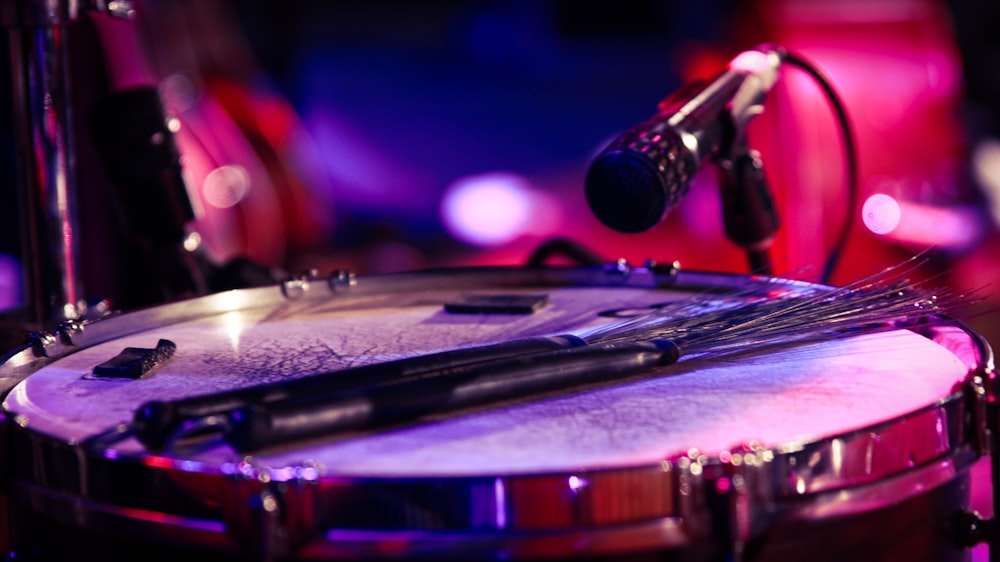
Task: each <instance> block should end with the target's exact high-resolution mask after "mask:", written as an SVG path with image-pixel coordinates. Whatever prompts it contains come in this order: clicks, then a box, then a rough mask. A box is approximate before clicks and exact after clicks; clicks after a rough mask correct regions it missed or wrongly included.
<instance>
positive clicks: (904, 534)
mask: <svg viewBox="0 0 1000 562" xmlns="http://www.w3.org/2000/svg"><path fill="white" fill-rule="evenodd" d="M755 284H760V285H761V287H762V289H761V291H764V290H765V288H766V287H767V286H768V285H767V283H763V282H762V281H760V280H757V279H755V278H751V277H745V276H736V275H724V274H709V273H698V272H684V271H680V272H678V271H675V270H671V271H666V270H664V271H659V270H654V269H647V268H635V269H631V270H628V269H612V270H606V269H600V268H595V269H552V268H545V269H537V270H536V269H506V268H484V269H471V270H459V271H450V270H449V271H440V272H425V273H410V274H399V275H387V276H373V277H369V278H365V277H361V278H358V279H353V278H351V277H349V276H344V275H338V276H333V277H331V278H330V279H328V280H327V279H322V280H321V279H303V280H298V281H296V282H292V283H288V284H285V285H283V286H282V287H280V288H259V289H248V290H239V291H232V292H226V293H220V294H215V295H211V296H207V297H203V298H199V299H194V300H190V301H185V302H180V303H175V304H169V305H164V306H161V307H156V308H151V309H147V310H141V311H136V312H131V313H128V314H124V315H120V316H116V317H110V318H106V319H102V320H99V321H95V322H91V323H89V324H86V325H79V326H66V327H64V328H63V329H61V330H60V331H58V332H57V333H54V334H51V335H50V337H49V339H48V340H46V339H44V338H43V339H39V340H37V341H35V342H33V343H34V345H33V346H25V347H24V348H23V349H20V350H15V352H12V353H11V354H9V355H8V358H7V360H6V362H5V363H4V364H3V365H2V367H0V380H8V381H10V380H13V379H20V381H19V382H18V383H17V384H16V386H13V388H12V390H11V391H10V392H9V393H8V394H7V396H6V399H5V401H4V403H3V415H4V416H5V424H4V426H5V431H4V433H3V442H2V445H3V448H4V451H3V455H4V456H3V458H4V468H5V470H6V471H7V473H8V474H7V479H8V494H9V499H10V503H11V505H12V509H11V512H12V519H13V523H14V529H15V530H14V533H13V535H12V538H11V541H12V542H13V544H14V548H15V549H18V548H21V549H26V548H33V547H34V546H37V543H38V542H39V541H41V542H46V541H48V542H60V541H62V540H63V539H62V538H61V537H60V536H59V533H67V536H70V535H71V536H72V537H73V540H75V541H79V542H80V543H81V544H82V546H79V547H72V548H74V550H72V551H71V552H72V553H73V554H74V555H76V554H78V553H79V552H80V550H77V549H86V548H110V547H109V546H108V545H127V547H128V548H137V549H139V550H140V552H148V553H159V552H164V549H167V548H169V549H179V550H180V551H183V552H185V553H186V554H185V555H187V556H189V557H190V556H193V557H198V556H200V555H205V556H211V557H216V556H219V555H223V556H225V555H232V556H236V557H248V558H256V559H275V558H282V559H284V558H290V559H302V560H307V559H353V558H432V559H442V558H457V559H475V558H479V559H508V558H510V559H540V558H579V557H588V558H589V557H595V558H602V557H608V558H627V557H637V558H644V557H651V558H652V559H657V560H671V559H678V560H702V559H706V560H713V559H730V560H731V559H743V560H772V559H773V560H801V559H806V558H808V559H810V560H842V559H845V558H847V557H853V558H855V559H861V560H864V559H872V560H874V559H889V558H891V559H910V560H917V559H927V560H945V559H963V558H965V557H966V556H967V551H966V550H963V548H962V545H960V544H958V543H957V542H956V539H955V534H956V523H955V521H956V517H957V516H958V514H959V513H960V512H961V511H963V510H964V509H966V508H967V507H968V503H969V498H968V483H969V476H968V469H969V467H970V465H971V464H972V463H973V462H974V461H976V460H977V459H978V458H979V456H980V455H981V454H982V453H983V451H984V444H983V442H982V441H983V439H984V433H985V430H984V429H983V428H984V427H985V421H984V410H985V406H984V402H985V400H986V398H985V394H986V393H985V391H984V387H983V382H982V378H983V376H984V375H985V374H987V372H986V371H987V369H988V367H987V365H990V364H991V361H992V358H991V356H990V350H989V348H988V347H987V346H986V344H985V343H983V341H982V339H981V338H979V337H978V336H976V335H975V334H974V333H971V332H969V331H967V330H965V329H963V328H962V327H961V326H958V325H953V324H938V325H936V326H934V327H933V329H928V332H927V333H924V334H918V333H916V332H913V331H909V330H896V331H890V332H882V333H877V334H869V335H862V336H856V337H851V338H845V339H836V340H831V341H828V342H823V343H814V344H804V345H797V346H791V347H786V348H779V349H773V350H770V351H766V352H761V353H742V354H739V355H733V356H725V357H719V358H714V359H696V360H692V361H681V362H680V363H678V364H676V365H673V366H670V367H663V368H658V369H657V370H656V371H654V372H653V373H645V374H643V375H641V376H633V377H630V378H626V379H624V380H617V381H611V382H601V383H591V384H589V385H583V386H579V387H573V388H568V389H564V390H561V391H551V392H548V393H547V394H544V395H541V396H535V397H532V398H531V399H519V400H508V401H504V402H502V403H498V404H492V405H490V406H489V407H480V408H476V409H470V410H467V411H463V412H458V413H457V414H455V415H449V416H438V417H433V418H424V419H420V420H417V421H415V422H414V423H412V424H406V425H397V426H393V427H391V428H388V429H385V430H380V431H366V432H357V433H354V434H350V435H338V436H330V437H328V438H327V437H324V438H319V439H311V440H308V441H302V442H295V443H288V444H286V445H284V446H282V447H276V448H272V449H265V450H263V451H259V452H256V453H254V454H252V455H246V454H241V453H239V452H237V451H234V450H233V449H232V448H230V447H228V446H226V445H224V444H218V443H209V444H207V445H205V446H203V447H201V448H192V447H184V448H181V447H175V448H168V449H167V450H162V451H150V450H147V449H146V448H145V447H144V446H143V445H142V444H140V443H139V442H138V441H136V440H135V439H134V438H131V437H129V435H128V433H127V432H121V433H116V431H117V430H116V428H120V427H122V425H123V424H128V423H129V422H130V420H132V418H133V414H134V412H135V410H136V409H137V408H138V407H139V406H140V405H142V404H143V403H145V402H147V401H150V400H172V399H177V398H182V397H186V396H191V395H199V394H205V393H211V392H216V391H220V390H227V389H235V388H241V387H245V386H250V385H255V384H258V383H261V382H267V381H275V380H284V379H290V378H296V377H302V376H304V375H310V374H316V373H322V372H327V371H335V370H338V369H343V368H346V367H351V366H356V365H361V364H369V363H376V362H383V361H389V360H393V359H398V358H400V357H405V356H416V355H423V354H429V353H432V352H437V351H441V350H447V349H453V348H459V347H466V346H473V345H477V344H485V343H491V342H499V341H504V340H508V339H512V338H518V337H522V336H539V335H554V334H567V333H570V334H573V333H581V332H583V331H586V330H588V329H590V328H592V327H595V326H598V325H602V324H607V323H609V322H614V321H616V319H618V318H621V317H623V316H627V315H629V314H639V313H641V312H643V311H646V310H649V309H650V308H655V307H657V306H661V305H662V304H663V303H665V302H670V301H674V300H678V299H685V298H690V297H691V296H692V295H693V294H695V293H696V292H703V291H706V290H713V289H719V288H734V289H740V290H741V291H742V292H743V294H752V293H753V288H754V287H755ZM786 287H788V288H790V289H791V290H803V291H806V290H815V286H811V285H809V284H805V283H801V284H799V283H793V282H789V283H788V284H787V285H786ZM279 289H280V290H279ZM470 295H473V296H475V297H486V299H487V300H488V299H491V298H496V297H497V296H502V297H503V298H509V297H510V296H512V295H513V296H519V297H522V299H521V300H523V301H527V302H531V303H534V304H533V306H531V307H529V308H528V309H527V310H516V311H511V310H492V309H485V310H472V311H458V312H456V311H453V309H448V310H446V306H445V305H446V304H448V303H454V302H456V301H462V300H463V299H468V298H469V296H470ZM161 339H166V340H170V341H172V342H174V343H175V344H176V352H175V353H174V355H173V356H172V357H171V358H170V359H169V360H166V361H164V362H163V363H162V364H159V365H157V366H156V367H155V368H153V369H152V370H151V371H149V372H148V373H146V374H144V375H143V376H141V377H139V378H137V379H110V378H105V377H102V376H97V375H95V374H94V367H95V366H97V365H100V364H102V363H105V362H106V361H108V360H109V359H110V358H113V357H115V356H116V355H117V354H119V353H121V352H122V350H123V349H126V348H130V347H135V348H150V347H154V346H155V345H156V343H157V342H158V341H159V340H161ZM116 434H117V435H120V438H117V439H108V438H106V436H108V435H111V436H114V435H116ZM102 435H103V436H105V438H101V439H95V437H96V436H102ZM39 522H41V523H39ZM39 525H45V527H39ZM49 525H51V527H49ZM32 529H34V531H33V530H32ZM38 529H44V530H42V531H39V530H38ZM54 529H58V531H55V530H54ZM95 537H96V538H95ZM66 540H67V541H68V540H69V539H66ZM122 548H125V547H122ZM143 549H144V550H143ZM129 552H131V551H129ZM215 559H217V558H215Z"/></svg>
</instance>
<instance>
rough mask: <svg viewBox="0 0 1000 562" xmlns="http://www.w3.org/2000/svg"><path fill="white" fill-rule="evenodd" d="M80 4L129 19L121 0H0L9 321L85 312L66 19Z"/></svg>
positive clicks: (25, 322)
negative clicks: (11, 181) (10, 214)
mask: <svg viewBox="0 0 1000 562" xmlns="http://www.w3.org/2000/svg"><path fill="white" fill-rule="evenodd" d="M81 7H85V8H89V9H98V10H105V11H107V12H108V13H110V14H112V15H115V16H119V17H128V16H129V15H130V14H131V13H132V6H131V3H130V2H128V1H121V0H112V1H104V0H92V1H85V0H4V1H3V2H2V3H0V21H2V24H3V26H4V27H5V28H6V29H7V33H8V36H9V41H10V50H11V71H12V80H11V82H12V87H13V102H14V126H15V135H16V141H17V147H18V155H17V157H18V170H19V172H18V176H19V177H18V183H17V188H18V204H19V206H20V216H21V220H22V225H21V232H22V261H23V262H24V272H25V273H24V275H23V277H24V280H23V283H24V287H25V289H26V290H25V293H26V295H27V298H26V301H27V302H26V306H25V308H24V309H22V310H18V311H15V312H14V313H13V318H12V319H11V320H13V322H14V323H15V324H19V325H20V326H22V327H23V328H27V329H29V330H34V329H39V328H41V327H44V326H49V325H51V324H58V323H61V322H65V321H72V320H78V319H80V318H83V317H85V316H88V315H89V313H90V311H89V310H88V305H87V303H86V301H85V299H84V290H83V287H82V286H81V280H80V265H79V262H80V256H79V252H78V234H79V226H78V220H77V199H76V198H77V177H76V170H77V166H76V162H75V158H74V151H73V147H74V142H75V138H74V131H73V127H72V116H73V115H72V111H73V108H72V103H71V99H72V98H71V96H70V93H71V92H70V83H69V82H70V80H69V55H68V45H67V36H68V29H67V28H68V25H69V24H70V23H71V22H72V21H73V20H74V19H75V18H76V17H77V15H78V13H79V10H80V9H81Z"/></svg>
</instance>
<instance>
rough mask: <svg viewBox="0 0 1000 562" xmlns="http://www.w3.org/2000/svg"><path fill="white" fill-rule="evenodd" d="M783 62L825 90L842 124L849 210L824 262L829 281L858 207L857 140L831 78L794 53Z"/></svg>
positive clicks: (826, 278) (845, 243)
mask: <svg viewBox="0 0 1000 562" xmlns="http://www.w3.org/2000/svg"><path fill="white" fill-rule="evenodd" d="M782 61H783V62H787V63H789V64H791V65H792V66H795V67H797V68H799V69H801V70H804V71H805V72H806V73H807V74H809V75H810V76H811V77H812V78H813V79H814V80H815V81H816V83H817V84H818V85H819V86H820V88H821V89H822V90H823V93H824V94H826V97H827V99H828V100H829V101H830V106H831V107H832V109H833V111H834V113H835V114H836V117H837V122H838V124H839V125H840V130H841V132H842V134H843V137H844V138H843V142H844V159H845V161H846V162H845V163H846V166H847V170H846V173H847V178H846V180H847V207H848V211H847V217H846V218H845V220H844V224H843V226H841V230H840V233H839V235H838V236H837V240H836V241H835V242H834V244H833V247H832V248H831V249H830V253H829V255H828V256H827V258H826V263H825V264H824V265H823V274H822V277H821V278H820V282H821V283H829V281H830V278H831V277H832V276H833V271H834V269H835V268H836V267H837V263H838V262H839V261H840V256H841V254H842V253H843V252H844V247H845V246H846V245H847V239H848V237H849V236H850V234H851V230H852V229H853V228H854V221H855V216H854V215H855V213H856V212H857V210H858V199H859V196H860V191H861V190H860V185H859V178H858V175H859V174H858V150H857V144H856V142H855V140H854V130H853V129H852V128H851V123H850V120H849V119H848V118H847V111H846V110H845V109H844V104H843V102H842V101H841V99H840V97H839V96H838V95H837V92H836V91H834V89H833V86H832V85H831V84H830V81H829V80H827V78H826V77H825V76H824V75H823V73H822V72H820V71H819V69H817V68H816V66H815V65H813V64H812V63H810V62H809V61H808V60H806V59H804V58H802V57H801V56H799V55H796V54H794V53H788V52H785V53H783V54H782Z"/></svg>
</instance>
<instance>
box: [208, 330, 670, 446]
mask: <svg viewBox="0 0 1000 562" xmlns="http://www.w3.org/2000/svg"><path fill="white" fill-rule="evenodd" d="M679 355H680V352H679V350H678V348H677V346H676V345H674V344H673V343H671V342H667V341H653V342H635V343H620V344H607V345H595V346H590V347H578V348H574V349H564V350H558V351H552V352H548V353H541V354H532V355H525V356H521V357H515V358H508V359H499V360H496V361H490V362H481V363H476V364H470V365H462V366H458V367H454V368H448V369H442V370H439V371H436V372H427V373H424V374H423V375H422V376H419V377H413V378H410V379H407V380H399V381H394V382H389V383H386V384H384V385H381V386H377V387H372V388H368V389H357V390H351V391H344V392H339V393H329V394H324V395H313V396H309V397H303V398H295V399H289V400H281V401H276V402H270V403H261V404H252V405H249V406H246V407H243V408H237V409H235V410H234V411H232V412H231V413H230V414H229V424H228V428H227V430H226V431H225V435H224V438H225V440H226V441H227V442H229V444H230V445H232V446H233V447H234V448H235V449H237V450H239V451H241V452H252V451H256V450H259V449H262V448H265V447H270V446H274V445H280V444H286V443H289V442H292V441H297V440H301V439H306V438H310V437H317V436H320V435H331V434H335V433H337V432H343V431H350V430H357V429H369V428H376V427H384V426H386V425H392V424H397V423H401V422H406V421H411V420H414V419H417V418H420V417H422V416H427V415H436V414H442V413H447V412H451V411H453V410H457V409H460V408H467V407H471V406H478V405H482V404H486V403H495V402H498V401H505V400H512V399H516V398H524V397H527V396H530V395H533V394H537V393H541V392H546V391H551V390H557V389H566V388H571V387H574V386H578V385H582V384H586V383H592V382H598V381H605V380H610V379H614V378H617V377H622V376H626V375H630V374H634V373H638V372H641V371H644V370H647V369H650V368H652V367H657V366H664V365H670V364H673V363H675V362H676V361H677V359H678V358H679Z"/></svg>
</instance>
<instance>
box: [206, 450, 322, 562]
mask: <svg viewBox="0 0 1000 562" xmlns="http://www.w3.org/2000/svg"><path fill="white" fill-rule="evenodd" d="M254 464H255V463H254V461H253V460H245V461H244V462H243V463H241V468H240V469H239V473H240V476H237V480H235V481H234V494H235V497H234V500H235V501H234V502H232V504H231V505H229V507H230V509H227V510H226V516H225V520H226V527H227V529H228V532H229V535H230V536H231V537H232V538H233V540H234V541H235V542H236V544H239V545H240V546H241V548H242V550H243V552H244V553H246V554H247V555H248V556H252V557H254V559H256V560H260V561H262V562H272V561H274V560H281V559H285V558H288V557H289V556H290V555H291V554H293V553H294V551H295V550H296V549H297V548H299V547H300V546H302V545H303V544H305V543H306V542H308V541H309V540H311V539H313V538H314V537H315V534H316V533H317V532H318V531H319V526H320V525H319V521H318V519H317V517H316V510H315V509H314V507H313V502H314V501H315V499H316V496H315V493H314V489H313V484H315V478H316V477H317V476H318V474H319V472H318V470H317V468H316V467H315V466H313V465H312V464H311V463H306V464H304V465H302V466H297V467H286V468H283V469H281V470H279V471H278V472H279V473H286V472H296V473H298V474H300V476H296V477H292V478H289V479H287V480H284V479H282V480H279V479H278V478H279V476H278V475H277V474H275V473H274V472H273V471H272V470H271V469H270V468H267V467H260V466H254ZM310 475H311V476H310ZM280 478H286V476H280ZM227 504H228V502H227Z"/></svg>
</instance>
